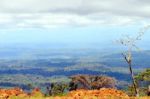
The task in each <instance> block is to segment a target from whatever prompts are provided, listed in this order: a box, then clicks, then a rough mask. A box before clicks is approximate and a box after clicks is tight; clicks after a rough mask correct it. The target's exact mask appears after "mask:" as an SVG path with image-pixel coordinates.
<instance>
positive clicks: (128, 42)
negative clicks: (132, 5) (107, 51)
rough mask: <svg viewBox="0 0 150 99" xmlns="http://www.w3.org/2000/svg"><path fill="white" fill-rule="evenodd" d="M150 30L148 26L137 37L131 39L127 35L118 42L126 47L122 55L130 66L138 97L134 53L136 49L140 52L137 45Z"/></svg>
mask: <svg viewBox="0 0 150 99" xmlns="http://www.w3.org/2000/svg"><path fill="white" fill-rule="evenodd" d="M149 28H150V26H146V27H144V28H143V29H141V30H140V31H139V32H138V34H137V36H136V37H131V36H129V35H126V36H124V38H121V39H120V40H117V42H118V43H119V44H121V45H123V46H125V47H126V51H125V52H123V53H122V56H123V58H124V59H125V61H126V62H127V64H128V67H129V71H130V75H131V79H132V83H133V88H134V91H135V95H136V96H139V92H138V88H137V85H136V81H135V78H134V73H133V69H132V51H133V50H135V49H136V50H139V48H138V47H137V45H136V44H137V42H138V41H139V40H141V38H142V36H143V35H144V33H145V32H146V31H147V30H148V29H149Z"/></svg>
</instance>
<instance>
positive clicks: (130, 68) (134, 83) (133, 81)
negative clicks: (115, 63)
mask: <svg viewBox="0 0 150 99" xmlns="http://www.w3.org/2000/svg"><path fill="white" fill-rule="evenodd" d="M129 70H130V74H131V79H132V83H133V87H134V91H135V95H136V96H137V97H138V96H139V92H138V88H137V86H136V82H135V79H134V74H133V71H132V64H131V62H129Z"/></svg>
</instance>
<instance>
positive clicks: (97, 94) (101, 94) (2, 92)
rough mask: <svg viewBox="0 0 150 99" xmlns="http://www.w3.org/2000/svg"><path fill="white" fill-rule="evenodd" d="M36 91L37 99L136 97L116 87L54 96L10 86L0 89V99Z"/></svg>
mask: <svg viewBox="0 0 150 99" xmlns="http://www.w3.org/2000/svg"><path fill="white" fill-rule="evenodd" d="M37 93H38V95H39V94H40V97H37V99H137V98H135V97H133V98H131V97H129V96H128V95H127V94H125V93H124V92H123V91H120V90H117V89H110V88H102V89H100V90H83V89H80V90H76V91H71V92H69V93H68V94H67V95H66V96H56V97H44V95H43V94H42V92H41V91H40V89H38V88H35V89H34V90H33V91H32V92H31V93H29V94H28V93H26V92H24V91H23V90H22V89H20V88H12V89H0V99H9V97H11V96H17V97H19V96H22V97H24V98H23V99H27V97H28V98H29V97H32V96H35V95H36V94H37ZM41 97H42V98H41ZM18 99H19V98H18ZM140 99H150V98H147V97H145V98H144V97H143V98H140Z"/></svg>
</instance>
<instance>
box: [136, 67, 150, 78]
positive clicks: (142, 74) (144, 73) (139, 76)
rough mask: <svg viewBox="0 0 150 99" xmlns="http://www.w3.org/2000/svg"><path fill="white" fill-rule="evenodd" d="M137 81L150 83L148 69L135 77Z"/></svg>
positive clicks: (149, 69)
mask: <svg viewBox="0 0 150 99" xmlns="http://www.w3.org/2000/svg"><path fill="white" fill-rule="evenodd" d="M135 79H136V80H137V81H150V68H148V69H146V70H145V71H143V72H141V73H139V74H138V75H136V76H135Z"/></svg>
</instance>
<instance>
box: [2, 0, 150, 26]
mask: <svg viewBox="0 0 150 99" xmlns="http://www.w3.org/2000/svg"><path fill="white" fill-rule="evenodd" d="M149 9H150V1H149V0H0V27H1V28H32V27H35V28H36V27H57V26H87V25H127V24H134V23H137V22H143V23H144V24H145V23H146V21H147V22H148V21H149V17H150V10H149Z"/></svg>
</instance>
